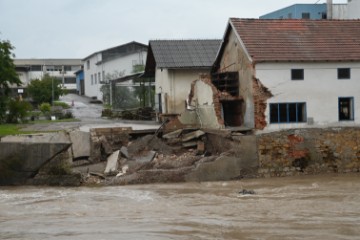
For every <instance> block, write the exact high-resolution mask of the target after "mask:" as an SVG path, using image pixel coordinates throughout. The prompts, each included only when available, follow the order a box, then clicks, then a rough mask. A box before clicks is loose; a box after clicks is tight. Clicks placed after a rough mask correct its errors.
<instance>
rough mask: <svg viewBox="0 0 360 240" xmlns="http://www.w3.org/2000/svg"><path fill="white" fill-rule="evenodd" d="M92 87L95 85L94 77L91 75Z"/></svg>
mask: <svg viewBox="0 0 360 240" xmlns="http://www.w3.org/2000/svg"><path fill="white" fill-rule="evenodd" d="M91 85H94V76H93V75H92V74H91Z"/></svg>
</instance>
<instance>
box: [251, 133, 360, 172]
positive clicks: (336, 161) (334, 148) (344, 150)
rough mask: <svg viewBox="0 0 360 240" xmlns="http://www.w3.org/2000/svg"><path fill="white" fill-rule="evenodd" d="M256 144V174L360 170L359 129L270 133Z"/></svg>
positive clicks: (259, 136)
mask: <svg viewBox="0 0 360 240" xmlns="http://www.w3.org/2000/svg"><path fill="white" fill-rule="evenodd" d="M257 145H258V158H259V166H260V168H259V171H258V172H259V176H260V177H273V176H292V175H301V174H316V173H329V172H359V171H360V128H327V129H315V128H312V129H297V130H286V131H280V132H273V133H267V134H261V135H258V136H257Z"/></svg>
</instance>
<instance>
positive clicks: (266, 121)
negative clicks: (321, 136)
mask: <svg viewBox="0 0 360 240" xmlns="http://www.w3.org/2000/svg"><path fill="white" fill-rule="evenodd" d="M273 29H276V31H274V30H273ZM358 29H360V20H340V21H331V20H321V21H319V20H294V19H292V20H284V19H283V20H259V19H238V18H233V19H230V21H229V24H228V27H227V30H226V33H225V36H224V40H223V44H222V46H221V48H220V51H219V55H218V56H217V58H216V62H215V65H214V66H215V67H214V69H213V76H215V78H214V77H213V78H212V84H213V85H214V86H215V87H216V88H217V89H218V90H219V89H220V88H221V85H224V83H225V81H223V82H222V83H221V84H219V83H220V82H219V81H217V78H218V77H216V76H219V77H221V76H223V75H228V76H232V78H233V80H236V79H237V80H238V92H233V93H232V92H229V91H228V90H226V89H225V90H224V91H225V92H226V91H227V92H228V94H226V95H227V96H232V99H231V101H232V102H229V101H228V100H226V99H225V100H223V101H222V111H218V114H222V117H223V118H225V117H226V115H229V116H230V118H229V119H237V120H236V121H231V122H230V124H228V125H226V121H225V127H227V126H228V127H246V128H254V129H257V130H265V131H266V130H269V131H272V130H281V129H288V128H303V127H328V126H358V125H359V124H360V117H359V113H360V92H359V91H358V89H360V48H359V46H360V32H359V31H358ZM334 39H336V41H334ZM294 40H295V41H294ZM279 43H281V44H279ZM226 66H228V67H226ZM224 79H225V78H224ZM229 80H232V79H231V78H229V77H228V78H227V81H229ZM228 83H230V82H228ZM224 91H222V92H224ZM229 103H230V104H229Z"/></svg>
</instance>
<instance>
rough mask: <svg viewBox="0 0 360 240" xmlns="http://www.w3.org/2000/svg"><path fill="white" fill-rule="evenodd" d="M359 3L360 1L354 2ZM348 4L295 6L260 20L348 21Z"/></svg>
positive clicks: (272, 13) (331, 3) (264, 16)
mask: <svg viewBox="0 0 360 240" xmlns="http://www.w3.org/2000/svg"><path fill="white" fill-rule="evenodd" d="M352 1H359V0H352ZM351 8H352V6H348V4H333V1H327V3H321V4H294V5H291V6H288V7H285V8H282V9H279V10H276V11H273V12H271V13H267V14H265V15H262V16H260V19H313V20H315V19H348V18H355V17H349V15H348V9H349V11H351V12H354V10H351Z"/></svg>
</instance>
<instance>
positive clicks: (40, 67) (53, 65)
mask: <svg viewBox="0 0 360 240" xmlns="http://www.w3.org/2000/svg"><path fill="white" fill-rule="evenodd" d="M14 64H15V67H16V71H17V73H18V74H19V78H20V80H21V82H22V86H21V87H20V88H26V87H27V85H28V84H29V83H30V82H31V80H33V79H41V78H42V77H43V76H44V75H45V74H48V75H49V76H51V77H55V78H57V79H59V80H60V82H61V83H62V85H63V87H64V88H65V89H67V90H68V91H70V92H71V91H76V77H75V72H76V71H78V70H80V69H81V66H82V61H81V59H14Z"/></svg>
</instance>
